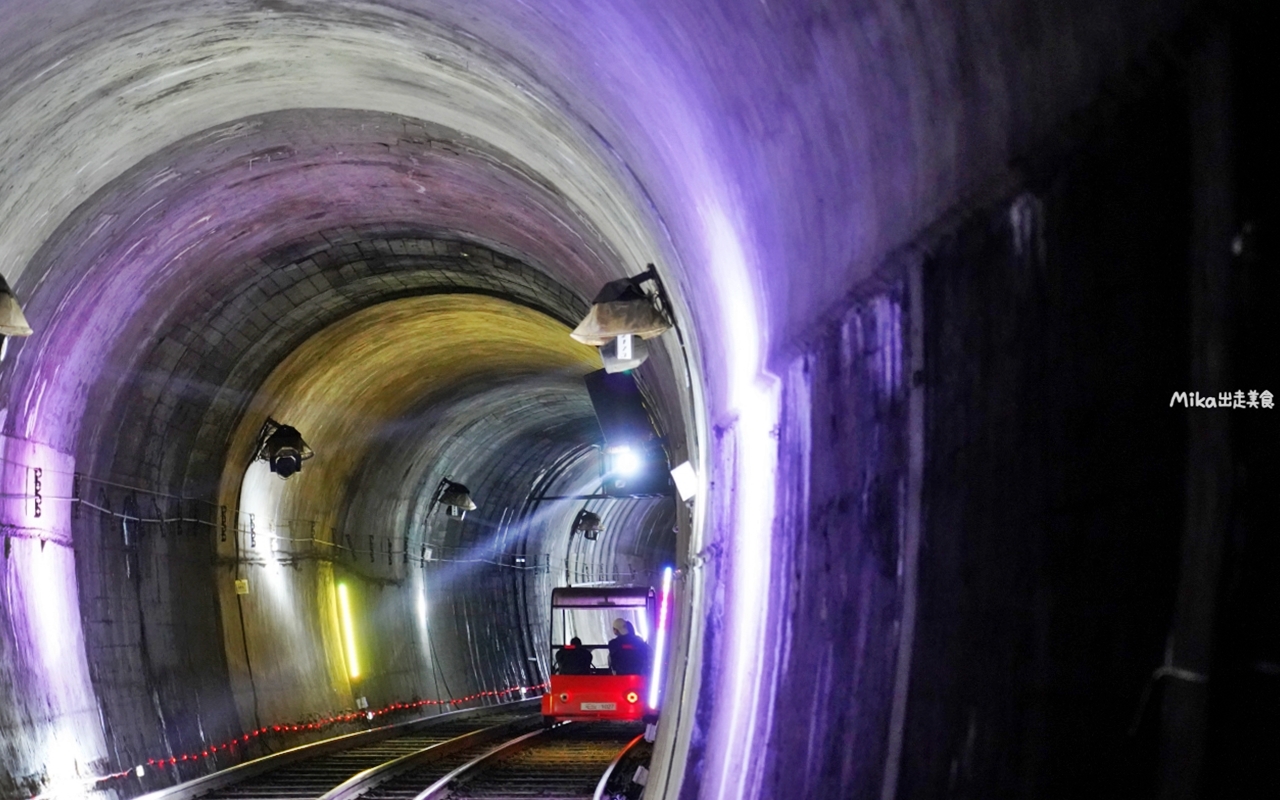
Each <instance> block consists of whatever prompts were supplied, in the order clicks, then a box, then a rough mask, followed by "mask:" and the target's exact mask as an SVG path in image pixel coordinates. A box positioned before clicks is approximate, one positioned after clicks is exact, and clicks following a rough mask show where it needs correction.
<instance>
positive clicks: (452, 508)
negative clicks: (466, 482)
mask: <svg viewBox="0 0 1280 800" xmlns="http://www.w3.org/2000/svg"><path fill="white" fill-rule="evenodd" d="M437 505H440V506H444V511H445V514H447V515H448V516H450V517H457V518H458V519H464V518H465V517H466V516H467V512H468V511H475V510H476V503H475V501H474V500H472V499H471V490H470V489H468V488H467V487H465V486H463V485H462V484H460V483H457V482H456V481H451V480H449V479H448V478H441V479H440V484H439V485H438V486H436V491H435V494H434V495H432V497H431V507H430V508H428V509H427V516H431V514H432V512H434V511H435V510H436V506H437Z"/></svg>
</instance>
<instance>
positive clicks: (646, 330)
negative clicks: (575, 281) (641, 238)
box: [569, 264, 671, 372]
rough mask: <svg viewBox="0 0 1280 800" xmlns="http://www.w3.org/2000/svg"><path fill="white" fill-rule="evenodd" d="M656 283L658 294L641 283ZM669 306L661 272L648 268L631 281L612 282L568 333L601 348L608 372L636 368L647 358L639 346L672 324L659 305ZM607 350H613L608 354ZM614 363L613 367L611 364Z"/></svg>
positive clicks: (627, 279) (664, 331)
mask: <svg viewBox="0 0 1280 800" xmlns="http://www.w3.org/2000/svg"><path fill="white" fill-rule="evenodd" d="M646 281H653V283H654V286H655V287H656V291H655V293H654V294H653V295H650V294H648V293H646V292H645V290H644V289H643V288H642V284H644V283H645V282H646ZM659 302H660V303H662V305H663V306H664V307H666V299H665V298H664V297H663V296H662V287H661V284H660V283H659V281H658V273H657V271H656V270H655V269H654V267H653V265H652V264H650V265H649V268H648V269H647V270H645V271H644V272H642V273H640V274H639V275H636V276H634V277H631V278H622V279H621V280H616V281H609V282H608V283H606V284H605V285H604V288H602V289H601V290H600V292H599V293H598V294H597V295H596V297H595V299H594V300H592V301H591V310H590V311H588V312H587V316H586V317H585V318H583V320H582V322H579V323H578V327H576V328H574V329H573V333H571V334H569V335H570V336H572V337H573V338H574V339H575V340H577V341H579V342H582V343H583V344H589V345H591V346H593V347H599V348H601V351H600V357H601V359H602V360H603V361H604V364H605V369H606V370H608V371H609V372H620V371H622V370H627V369H634V368H635V367H638V366H640V364H642V363H644V360H645V358H647V357H648V351H647V348H643V347H637V345H638V343H639V341H640V340H642V339H652V338H654V337H657V336H661V335H662V334H664V333H666V332H667V331H669V330H670V329H671V322H670V321H669V320H668V319H667V317H666V315H665V314H664V313H663V311H662V310H661V309H659V308H658V303H659ZM605 347H611V348H612V349H611V350H609V351H608V352H606V351H605V349H604V348H605ZM611 362H612V364H611Z"/></svg>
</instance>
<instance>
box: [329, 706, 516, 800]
mask: <svg viewBox="0 0 1280 800" xmlns="http://www.w3.org/2000/svg"><path fill="white" fill-rule="evenodd" d="M527 724H528V722H527V721H519V720H517V721H513V722H504V723H502V724H501V725H494V726H492V727H488V728H481V729H480V730H478V731H472V732H471V733H464V734H462V735H461V736H455V737H454V738H452V739H449V740H447V741H444V742H440V743H439V744H433V745H430V746H428V747H424V748H422V749H421V750H419V751H417V752H416V753H410V754H408V755H405V756H401V757H400V758H397V759H394V760H392V761H388V762H387V763H385V764H382V765H380V766H377V767H370V768H369V769H367V770H365V771H363V772H361V773H359V774H356V775H353V776H351V777H350V778H348V779H347V780H345V781H343V782H342V783H341V784H339V785H337V786H335V787H334V788H332V789H330V790H329V791H328V792H325V793H324V794H323V795H321V796H320V800H355V799H356V798H358V797H360V796H361V795H363V794H365V793H366V792H369V791H372V790H373V789H376V788H378V787H379V786H382V785H383V784H385V783H387V782H389V781H392V780H394V779H396V778H398V777H400V776H401V775H403V774H405V773H406V772H409V771H411V770H413V769H414V768H415V767H418V766H421V765H423V764H425V763H427V762H429V761H431V760H433V759H437V758H440V757H442V756H447V755H452V754H454V753H457V752H458V751H460V750H466V749H467V748H470V747H475V746H477V745H481V744H487V743H489V742H491V741H493V740H494V739H501V738H502V737H503V736H506V735H508V734H509V733H511V732H512V731H513V730H517V729H519V728H520V727H522V726H524V725H527Z"/></svg>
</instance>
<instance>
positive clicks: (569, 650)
mask: <svg viewBox="0 0 1280 800" xmlns="http://www.w3.org/2000/svg"><path fill="white" fill-rule="evenodd" d="M556 673H557V674H560V675H590V674H591V649H590V648H588V647H583V646H582V640H581V639H579V638H578V637H577V636H575V637H573V638H572V639H570V640H569V643H568V644H566V645H565V646H564V647H561V648H560V650H559V651H557V652H556Z"/></svg>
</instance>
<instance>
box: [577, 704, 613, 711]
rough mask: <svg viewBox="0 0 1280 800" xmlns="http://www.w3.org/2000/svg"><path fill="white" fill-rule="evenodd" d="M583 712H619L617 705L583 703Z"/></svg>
mask: <svg viewBox="0 0 1280 800" xmlns="http://www.w3.org/2000/svg"><path fill="white" fill-rule="evenodd" d="M582 710H583V711H617V710H618V704H617V703H583V704H582Z"/></svg>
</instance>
